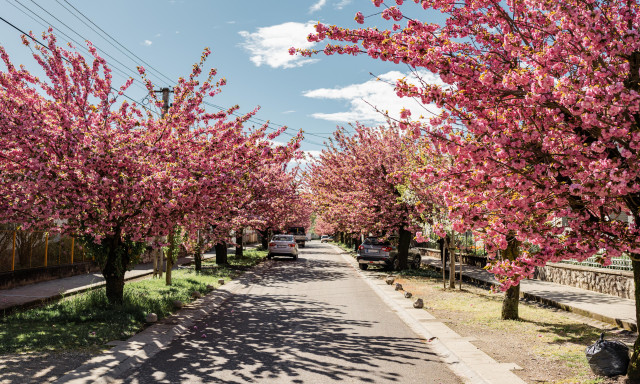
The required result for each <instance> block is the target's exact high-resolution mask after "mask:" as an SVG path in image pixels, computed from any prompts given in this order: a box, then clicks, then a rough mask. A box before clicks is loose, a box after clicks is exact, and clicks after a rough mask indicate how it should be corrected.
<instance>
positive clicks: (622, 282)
mask: <svg viewBox="0 0 640 384" xmlns="http://www.w3.org/2000/svg"><path fill="white" fill-rule="evenodd" d="M534 278H536V279H539V280H542V281H551V282H553V283H557V284H564V285H570V286H573V287H577V288H581V289H587V290H589V291H594V292H600V293H605V294H607V295H613V296H618V297H622V298H624V299H633V298H634V284H633V272H631V271H618V270H615V269H603V268H592V267H584V266H582V265H572V264H562V263H549V264H547V265H546V266H544V267H537V268H536V272H535V274H534Z"/></svg>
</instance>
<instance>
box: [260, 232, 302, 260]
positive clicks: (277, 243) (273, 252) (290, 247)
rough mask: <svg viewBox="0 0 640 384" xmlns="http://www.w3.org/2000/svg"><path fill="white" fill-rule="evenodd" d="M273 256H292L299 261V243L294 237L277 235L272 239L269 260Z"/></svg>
mask: <svg viewBox="0 0 640 384" xmlns="http://www.w3.org/2000/svg"><path fill="white" fill-rule="evenodd" d="M273 256H291V257H293V259H294V260H297V259H298V243H296V240H295V239H294V238H293V235H275V236H273V237H272V238H271V241H270V242H269V253H268V254H267V259H271V258H272V257H273Z"/></svg>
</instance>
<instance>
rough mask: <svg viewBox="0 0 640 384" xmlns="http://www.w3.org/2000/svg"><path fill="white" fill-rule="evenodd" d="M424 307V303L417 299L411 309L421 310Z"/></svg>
mask: <svg viewBox="0 0 640 384" xmlns="http://www.w3.org/2000/svg"><path fill="white" fill-rule="evenodd" d="M422 307H424V302H423V301H422V299H417V300H416V301H414V302H413V308H422Z"/></svg>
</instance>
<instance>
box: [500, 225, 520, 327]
mask: <svg viewBox="0 0 640 384" xmlns="http://www.w3.org/2000/svg"><path fill="white" fill-rule="evenodd" d="M519 252H520V242H519V241H518V240H517V239H516V238H515V237H514V236H513V235H507V249H506V250H505V251H504V252H503V257H504V258H506V259H508V260H515V259H516V258H517V257H518V255H519ZM519 303H520V284H518V285H516V286H513V287H510V288H509V289H507V292H505V295H504V300H503V301H502V320H517V319H518V318H519V317H518V304H519Z"/></svg>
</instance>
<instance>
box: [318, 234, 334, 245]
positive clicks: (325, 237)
mask: <svg viewBox="0 0 640 384" xmlns="http://www.w3.org/2000/svg"><path fill="white" fill-rule="evenodd" d="M330 241H333V237H331V236H329V235H322V237H321V238H320V242H321V243H328V242H330Z"/></svg>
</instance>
